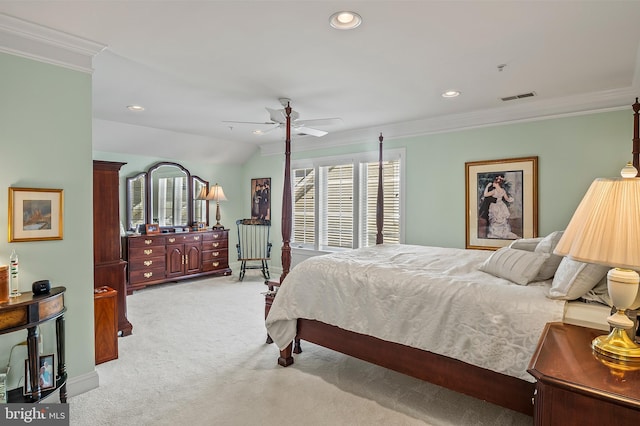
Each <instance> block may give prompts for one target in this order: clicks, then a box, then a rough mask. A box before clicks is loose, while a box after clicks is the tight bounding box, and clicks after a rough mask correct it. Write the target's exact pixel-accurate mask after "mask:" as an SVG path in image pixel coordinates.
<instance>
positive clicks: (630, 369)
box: [527, 323, 640, 426]
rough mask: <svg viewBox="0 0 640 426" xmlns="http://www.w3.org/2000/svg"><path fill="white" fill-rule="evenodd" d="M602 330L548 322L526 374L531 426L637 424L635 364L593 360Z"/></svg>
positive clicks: (639, 405)
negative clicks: (531, 385)
mask: <svg viewBox="0 0 640 426" xmlns="http://www.w3.org/2000/svg"><path fill="white" fill-rule="evenodd" d="M602 334H606V333H605V332H603V331H602V330H595V329H591V328H585V327H579V326H575V325H567V324H562V323H549V324H547V326H546V327H545V330H544V332H543V333H542V336H541V337H540V341H539V342H538V347H537V349H536V352H535V353H534V355H533V358H532V359H531V362H530V363H529V369H528V370H527V371H528V372H529V373H530V374H531V375H532V376H533V377H535V378H536V380H537V383H536V394H535V396H534V423H535V424H536V425H560V424H561V425H563V426H568V425H580V426H585V425H598V426H602V425H613V424H615V425H620V426H622V425H631V424H633V425H637V424H638V422H639V421H640V365H636V366H633V365H623V364H621V363H619V362H618V363H617V362H615V361H613V360H607V359H606V358H603V357H601V356H599V355H596V354H595V353H594V352H593V350H592V349H591V341H592V340H593V339H594V338H595V337H597V336H600V335H602Z"/></svg>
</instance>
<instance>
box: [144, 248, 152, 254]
mask: <svg viewBox="0 0 640 426" xmlns="http://www.w3.org/2000/svg"><path fill="white" fill-rule="evenodd" d="M151 253H153V249H147V250H145V251H144V254H146V255H147V256H149V255H150V254H151Z"/></svg>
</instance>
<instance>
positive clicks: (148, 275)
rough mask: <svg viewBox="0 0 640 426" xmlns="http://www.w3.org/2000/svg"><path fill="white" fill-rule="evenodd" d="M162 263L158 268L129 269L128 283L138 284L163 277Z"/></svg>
mask: <svg viewBox="0 0 640 426" xmlns="http://www.w3.org/2000/svg"><path fill="white" fill-rule="evenodd" d="M164 276H165V275H164V264H163V265H162V266H161V267H159V268H147V269H140V270H138V271H134V270H131V271H129V283H131V284H139V283H145V282H148V281H157V280H163V279H164Z"/></svg>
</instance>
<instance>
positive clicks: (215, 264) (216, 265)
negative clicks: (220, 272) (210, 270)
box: [212, 262, 220, 268]
mask: <svg viewBox="0 0 640 426" xmlns="http://www.w3.org/2000/svg"><path fill="white" fill-rule="evenodd" d="M219 264H220V262H213V263H212V265H213V267H214V268H217V267H218V265H219Z"/></svg>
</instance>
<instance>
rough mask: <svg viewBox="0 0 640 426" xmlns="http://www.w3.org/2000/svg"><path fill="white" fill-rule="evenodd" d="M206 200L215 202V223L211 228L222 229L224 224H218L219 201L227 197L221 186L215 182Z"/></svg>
mask: <svg viewBox="0 0 640 426" xmlns="http://www.w3.org/2000/svg"><path fill="white" fill-rule="evenodd" d="M207 200H213V201H215V202H216V224H215V225H213V226H212V229H224V226H222V225H220V201H227V197H225V195H224V191H223V190H222V187H221V186H220V185H218V183H217V182H216V184H215V185H213V187H211V191H209V194H208V195H207Z"/></svg>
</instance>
